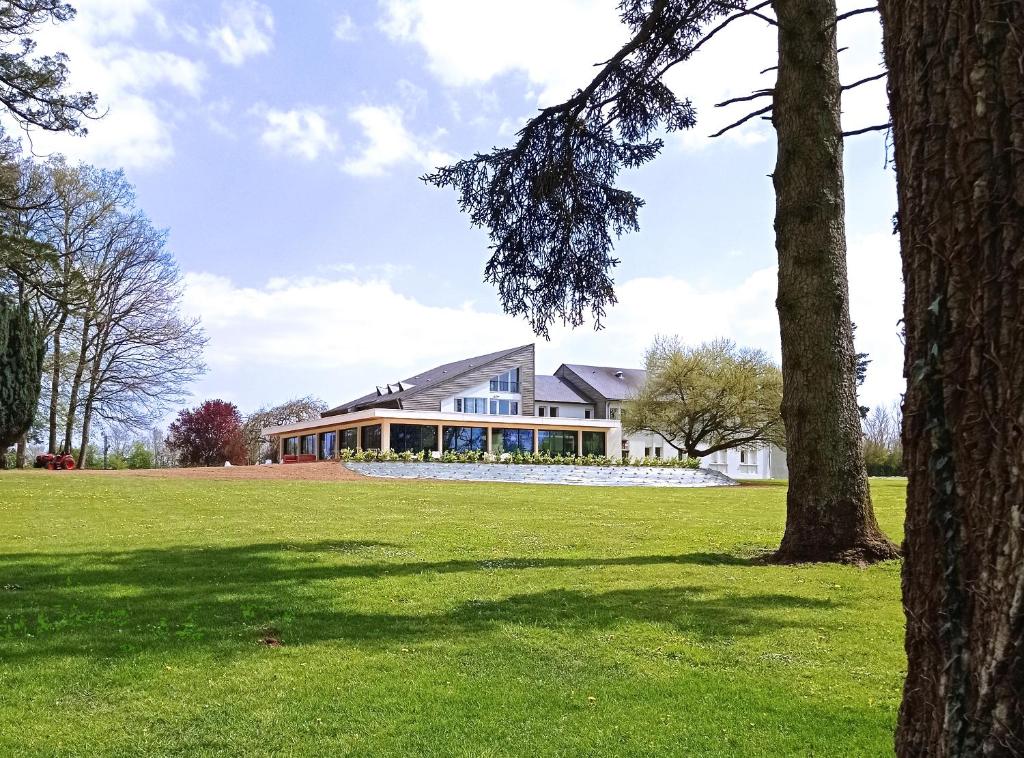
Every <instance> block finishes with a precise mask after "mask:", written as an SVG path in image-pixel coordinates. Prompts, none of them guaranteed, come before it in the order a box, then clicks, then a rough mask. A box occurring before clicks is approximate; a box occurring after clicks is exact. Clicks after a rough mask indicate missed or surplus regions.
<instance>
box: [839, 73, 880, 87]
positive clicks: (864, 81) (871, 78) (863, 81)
mask: <svg viewBox="0 0 1024 758" xmlns="http://www.w3.org/2000/svg"><path fill="white" fill-rule="evenodd" d="M888 75H889V72H888V71H883V72H882V73H880V74H875V75H874V76H866V77H864V78H863V79H860V80H858V81H856V82H853V83H852V84H844V85H843V86H842V87H840V88H839V89H840V90H841V91H842V92H846V90H848V89H853V88H854V87H859V86H860V85H862V84H867V83H868V82H874V81H878V80H879V79H884V78H885V77H887V76H888Z"/></svg>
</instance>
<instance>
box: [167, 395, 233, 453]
mask: <svg viewBox="0 0 1024 758" xmlns="http://www.w3.org/2000/svg"><path fill="white" fill-rule="evenodd" d="M167 447H169V448H170V449H171V450H173V451H175V452H176V453H177V454H178V460H179V462H180V463H181V465H182V466H223V465H224V463H225V462H227V461H230V462H231V463H232V464H234V465H244V464H245V463H246V462H247V461H246V453H245V438H244V437H243V435H242V416H241V414H239V412H238V408H237V407H235V405H234V404H233V403H229V402H226V401H224V400H207V401H206V402H205V403H203V404H202V405H200V406H199V407H198V408H193V409H189V410H183V411H181V412H180V413H179V414H178V418H177V419H175V420H174V423H172V424H171V426H170V429H168V435H167Z"/></svg>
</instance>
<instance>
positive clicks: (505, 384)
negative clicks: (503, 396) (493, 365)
mask: <svg viewBox="0 0 1024 758" xmlns="http://www.w3.org/2000/svg"><path fill="white" fill-rule="evenodd" d="M491 392H519V369H517V368H514V369H512V370H511V371H506V372H505V373H504V374H498V375H497V376H496V377H494V378H493V379H491Z"/></svg>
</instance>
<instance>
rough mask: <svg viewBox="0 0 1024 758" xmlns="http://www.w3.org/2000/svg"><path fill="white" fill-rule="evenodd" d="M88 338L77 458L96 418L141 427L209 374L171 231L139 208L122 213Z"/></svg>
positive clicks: (202, 340) (119, 424) (82, 452)
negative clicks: (183, 309)
mask: <svg viewBox="0 0 1024 758" xmlns="http://www.w3.org/2000/svg"><path fill="white" fill-rule="evenodd" d="M117 230H118V231H117V235H116V237H114V238H112V239H115V240H116V243H115V244H114V245H113V246H112V250H111V253H110V255H109V256H108V257H107V258H106V259H105V262H104V267H103V270H102V275H101V278H100V280H101V286H100V287H99V288H98V290H97V292H98V297H97V298H96V301H95V304H94V305H95V310H94V311H93V313H92V316H91V318H90V321H91V322H92V324H93V326H92V329H93V332H92V336H91V337H90V339H89V340H87V343H88V344H87V354H86V355H87V360H86V363H87V367H86V369H85V371H84V374H85V375H86V377H87V381H86V383H85V387H84V395H83V398H82V417H81V419H82V426H81V437H80V446H79V458H80V459H81V460H82V461H84V460H85V450H86V447H87V446H88V444H89V437H90V429H91V425H92V422H93V419H94V417H97V416H98V417H99V418H101V419H103V420H104V421H105V422H106V423H107V424H108V425H116V426H120V427H123V428H127V429H130V430H132V431H133V432H138V431H141V430H144V429H146V428H148V427H149V425H150V424H151V423H152V420H153V419H154V418H156V417H158V416H159V415H161V414H162V413H164V412H166V411H167V410H169V409H170V408H171V407H173V406H174V405H176V404H179V403H181V402H183V401H184V400H185V397H186V388H187V387H188V385H189V384H190V383H191V382H193V381H194V380H195V379H196V378H198V377H199V376H200V375H201V374H202V373H204V372H205V370H206V368H205V366H204V365H203V363H202V351H203V348H204V347H205V345H206V342H207V340H206V337H205V335H204V334H203V331H202V329H201V328H200V325H199V321H198V320H197V319H188V318H183V317H182V316H181V315H180V300H181V295H182V292H181V277H180V273H179V271H178V268H177V266H176V265H175V263H174V260H173V258H172V256H171V255H170V253H169V252H168V251H167V250H166V248H165V238H166V235H165V233H164V232H162V231H160V230H156V229H154V228H153V227H152V225H151V224H150V223H149V221H148V219H146V218H145V216H143V215H142V214H140V213H135V214H133V215H130V216H127V215H121V216H119V217H118V224H117Z"/></svg>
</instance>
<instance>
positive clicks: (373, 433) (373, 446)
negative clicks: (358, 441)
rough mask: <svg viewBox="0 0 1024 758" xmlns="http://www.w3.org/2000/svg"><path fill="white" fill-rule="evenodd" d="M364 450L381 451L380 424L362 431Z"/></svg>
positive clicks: (363, 428)
mask: <svg viewBox="0 0 1024 758" xmlns="http://www.w3.org/2000/svg"><path fill="white" fill-rule="evenodd" d="M359 431H360V434H361V436H362V438H363V450H380V424H374V425H373V426H364V427H362V428H361V429H360V430H359Z"/></svg>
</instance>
